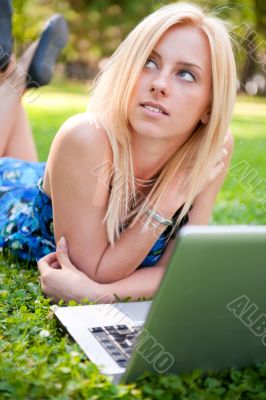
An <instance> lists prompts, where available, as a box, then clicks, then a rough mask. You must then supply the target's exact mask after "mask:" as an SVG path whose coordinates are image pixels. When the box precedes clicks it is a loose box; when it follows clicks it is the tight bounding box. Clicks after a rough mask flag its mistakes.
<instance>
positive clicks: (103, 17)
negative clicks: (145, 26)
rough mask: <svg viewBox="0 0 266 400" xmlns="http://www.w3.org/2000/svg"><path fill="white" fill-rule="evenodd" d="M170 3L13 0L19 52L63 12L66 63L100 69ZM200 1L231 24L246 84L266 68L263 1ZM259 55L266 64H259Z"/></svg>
mask: <svg viewBox="0 0 266 400" xmlns="http://www.w3.org/2000/svg"><path fill="white" fill-rule="evenodd" d="M168 3H172V1H169V0H165V1H159V0H134V1H128V0H116V1H114V0H61V1H56V0H13V4H14V10H15V12H14V18H13V24H14V28H13V31H14V37H15V43H16V51H17V53H18V54H20V53H21V52H22V50H23V49H24V48H25V46H27V44H28V43H29V42H30V41H32V40H34V39H36V38H37V37H38V35H39V33H40V31H41V28H42V25H43V23H44V21H45V20H46V19H47V18H48V17H49V16H51V15H52V14H54V13H56V12H58V13H62V14H63V15H64V16H65V18H66V19H67V21H68V23H69V28H70V33H71V34H70V40H69V44H68V46H67V48H66V49H65V50H64V51H63V53H62V55H61V61H64V62H66V63H73V62H79V63H80V62H81V63H87V64H88V65H90V67H91V68H92V70H96V69H97V65H98V62H99V60H101V59H102V58H104V57H108V56H110V55H111V54H112V53H113V51H114V50H115V49H116V48H117V46H118V45H119V44H120V43H121V41H122V40H123V39H124V38H125V36H126V35H127V34H128V33H129V31H130V30H131V29H132V28H133V27H134V26H135V25H136V24H137V23H138V22H139V21H140V20H141V19H142V18H144V17H145V16H146V15H148V14H149V13H150V12H152V11H154V10H156V9H157V8H159V7H160V6H162V5H163V4H168ZM195 3H196V4H199V5H202V6H203V7H204V8H206V9H207V10H213V11H214V12H215V13H217V14H218V15H219V16H221V17H222V18H225V19H226V20H227V21H228V22H230V23H231V24H232V31H233V33H234V36H235V39H236V55H237V58H238V65H239V75H240V76H239V78H240V82H245V81H246V79H247V78H249V77H250V75H252V74H254V73H255V72H263V70H265V71H266V2H265V1H264V0H197V1H195ZM33 22H34V23H33ZM243 24H245V27H244V31H243V29H241V32H240V33H239V32H238V33H237V27H238V26H239V25H241V26H242V28H243ZM247 29H250V31H253V34H252V35H251V40H252V49H251V48H250V43H249V42H247V41H245V40H244V37H245V36H246V34H247V31H246V30H247ZM251 51H252V53H251ZM248 53H249V54H251V55H252V57H249V56H248ZM258 56H260V59H261V60H264V62H258V60H257V59H258ZM262 67H263V68H262ZM265 71H264V73H265Z"/></svg>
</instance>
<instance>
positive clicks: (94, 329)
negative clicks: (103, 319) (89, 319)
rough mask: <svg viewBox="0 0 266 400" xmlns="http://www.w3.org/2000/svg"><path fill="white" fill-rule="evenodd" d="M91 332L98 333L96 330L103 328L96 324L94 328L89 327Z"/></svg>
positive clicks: (100, 330)
mask: <svg viewBox="0 0 266 400" xmlns="http://www.w3.org/2000/svg"><path fill="white" fill-rule="evenodd" d="M90 330H91V332H92V333H98V332H103V328H101V327H100V326H97V327H95V328H90Z"/></svg>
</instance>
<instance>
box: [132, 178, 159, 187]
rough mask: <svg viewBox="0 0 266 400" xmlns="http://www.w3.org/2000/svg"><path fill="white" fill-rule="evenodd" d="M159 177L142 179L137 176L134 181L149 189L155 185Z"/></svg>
mask: <svg viewBox="0 0 266 400" xmlns="http://www.w3.org/2000/svg"><path fill="white" fill-rule="evenodd" d="M156 179H157V176H155V177H154V178H151V179H140V178H137V177H136V176H134V181H135V183H136V184H137V185H139V186H142V187H148V186H151V185H153V184H154V182H155V181H156Z"/></svg>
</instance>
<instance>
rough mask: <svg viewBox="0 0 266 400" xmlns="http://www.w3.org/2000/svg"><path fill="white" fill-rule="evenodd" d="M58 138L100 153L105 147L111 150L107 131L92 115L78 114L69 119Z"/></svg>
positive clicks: (59, 132)
mask: <svg viewBox="0 0 266 400" xmlns="http://www.w3.org/2000/svg"><path fill="white" fill-rule="evenodd" d="M57 137H58V140H64V141H67V142H68V143H70V144H72V145H74V146H80V147H81V148H84V147H85V148H87V147H89V148H90V149H91V150H93V149H94V147H95V148H96V149H97V150H98V151H99V150H100V149H101V148H103V147H108V146H109V147H110V148H111V145H110V142H109V139H108V136H107V134H106V131H105V130H104V128H103V127H102V126H101V125H100V123H99V122H98V121H97V119H96V117H95V116H94V115H93V114H91V113H81V114H76V115H74V116H72V117H70V118H69V119H67V120H66V121H65V122H64V124H63V125H62V126H61V128H60V130H59V131H58V134H57ZM99 146H100V147H99Z"/></svg>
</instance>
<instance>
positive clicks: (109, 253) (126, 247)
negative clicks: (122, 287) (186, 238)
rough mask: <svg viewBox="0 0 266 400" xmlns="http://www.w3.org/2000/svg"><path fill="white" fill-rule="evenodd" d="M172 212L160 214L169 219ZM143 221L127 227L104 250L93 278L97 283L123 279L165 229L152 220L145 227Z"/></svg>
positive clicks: (140, 260)
mask: <svg viewBox="0 0 266 400" xmlns="http://www.w3.org/2000/svg"><path fill="white" fill-rule="evenodd" d="M180 205H182V204H180ZM177 208H179V204H177ZM174 212H175V211H174V210H171V211H165V210H163V211H162V212H160V213H161V214H162V215H163V216H165V217H166V218H169V219H170V218H172V217H173V215H174ZM144 221H145V217H144V218H143V220H141V219H139V220H138V221H137V222H136V223H135V224H134V225H133V226H129V227H128V228H127V229H126V230H125V231H124V232H123V233H122V234H121V236H120V238H119V239H118V240H116V242H115V245H114V247H111V245H109V246H108V247H107V248H106V250H105V252H104V253H103V255H102V258H101V260H100V262H99V265H98V267H97V271H96V276H95V280H96V281H97V282H99V283H113V282H117V281H119V280H121V279H125V278H126V277H129V275H131V274H132V273H133V272H134V271H135V270H136V269H137V268H138V266H139V265H140V264H141V263H142V261H143V260H144V258H145V257H146V256H147V254H148V253H149V251H150V249H151V248H152V246H153V245H154V243H155V242H156V241H157V240H158V238H159V236H160V235H161V234H162V233H163V232H164V230H165V229H166V227H167V226H166V225H163V224H161V223H159V222H157V221H154V220H152V223H151V224H150V225H149V226H148V227H145V226H144Z"/></svg>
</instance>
